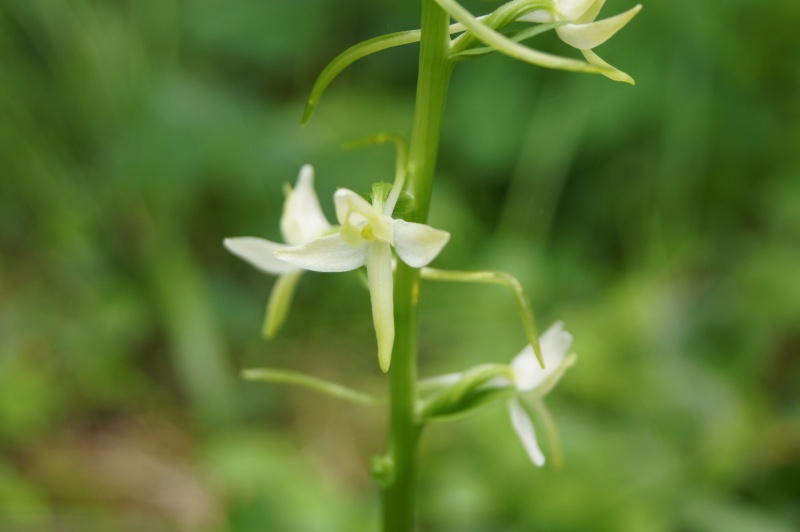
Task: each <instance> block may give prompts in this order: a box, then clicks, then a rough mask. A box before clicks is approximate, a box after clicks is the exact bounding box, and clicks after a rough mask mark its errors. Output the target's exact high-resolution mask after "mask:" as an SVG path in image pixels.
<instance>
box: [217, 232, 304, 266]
mask: <svg viewBox="0 0 800 532" xmlns="http://www.w3.org/2000/svg"><path fill="white" fill-rule="evenodd" d="M222 243H223V244H224V245H225V247H226V248H227V249H228V251H230V252H231V253H233V254H234V255H236V256H237V257H239V258H241V259H244V260H246V261H247V262H249V263H250V264H252V265H253V266H255V267H256V268H258V269H259V270H261V271H264V272H267V273H271V274H273V275H280V274H282V273H289V272H295V271H297V270H298V268H297V266H293V265H292V264H289V263H288V262H285V261H282V260H280V259H278V258H276V257H275V256H274V253H275V251H277V250H279V249H283V248H285V247H286V246H285V245H284V244H278V243H276V242H271V241H269V240H264V239H263V238H256V237H254V236H242V237H236V238H226V239H225V240H223V241H222Z"/></svg>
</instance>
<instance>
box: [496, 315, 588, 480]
mask: <svg viewBox="0 0 800 532" xmlns="http://www.w3.org/2000/svg"><path fill="white" fill-rule="evenodd" d="M540 343H541V346H542V356H543V358H544V363H545V367H544V369H542V367H541V366H540V365H539V361H538V360H537V359H536V355H535V354H534V352H533V347H531V346H530V345H527V346H526V347H525V349H523V350H522V352H520V353H519V354H518V355H517V356H516V357H514V358H513V360H511V364H510V366H511V374H512V380H513V385H514V387H516V389H517V392H518V396H517V397H513V398H512V399H510V400H509V401H508V405H507V406H508V412H509V415H510V416H511V424H512V426H513V427H514V431H515V432H516V433H517V436H519V439H520V441H521V442H522V445H523V447H524V448H525V451H526V452H527V453H528V456H529V457H530V459H531V461H532V462H533V463H534V464H535V465H536V466H538V467H541V466H543V465H544V462H545V458H544V454H543V453H542V450H541V449H540V448H539V444H538V442H537V440H536V432H535V431H534V429H533V423H532V422H531V420H530V418H529V417H528V414H527V412H526V411H525V408H524V407H523V406H522V403H521V402H520V400H519V396H522V397H523V398H527V399H530V400H539V399H542V398H543V397H544V396H545V395H547V394H548V393H549V392H550V390H552V389H553V387H554V386H555V385H556V383H557V382H558V381H559V380H560V379H561V377H562V376H563V375H564V372H565V371H566V370H567V369H568V368H569V367H570V366H572V365H573V364H574V363H575V359H576V356H575V355H574V354H570V355H568V354H567V353H569V349H570V346H571V345H572V335H570V334H569V333H568V332H567V331H565V330H564V324H563V323H562V322H560V321H559V322H556V323H554V324H553V325H551V326H550V328H549V329H547V331H545V333H544V334H543V335H542V336H541V337H540Z"/></svg>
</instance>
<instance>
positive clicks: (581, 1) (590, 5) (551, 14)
mask: <svg viewBox="0 0 800 532" xmlns="http://www.w3.org/2000/svg"><path fill="white" fill-rule="evenodd" d="M604 3H605V0H553V2H552V6H551V7H550V8H548V9H537V10H536V11H532V12H531V13H528V14H526V15H523V16H522V17H520V18H519V19H518V20H521V21H526V22H540V23H553V22H566V24H562V25H560V26H558V27H556V33H557V34H558V36H559V38H560V39H561V40H562V41H564V42H565V43H567V44H568V45H570V46H572V47H574V48H577V49H578V50H580V51H581V53H582V54H583V56H584V57H585V58H586V60H587V61H588V62H589V63H590V64H592V65H596V66H601V67H608V68H610V69H612V72H611V73H604V74H605V75H607V76H608V77H609V78H611V79H613V80H615V81H624V82H627V83H631V84H632V83H633V78H631V77H630V76H629V75H628V74H626V73H624V72H622V71H621V70H618V69H616V68H614V67H612V66H611V65H609V64H608V63H606V62H605V61H603V60H602V59H601V58H600V57H599V56H598V55H597V54H596V53H594V52H593V51H592V48H595V47H597V46H600V45H601V44H603V43H604V42H606V41H607V40H608V39H610V38H611V37H612V36H613V35H614V34H615V33H617V32H618V31H619V30H621V29H622V28H623V27H624V26H625V25H626V24H627V23H628V22H629V21H630V20H631V19H632V18H633V17H634V16H636V14H637V13H638V12H639V11H640V10H641V9H642V6H641V4H639V5H636V6H634V7H632V8H631V9H629V10H627V11H625V12H624V13H620V14H619V15H616V16H613V17H610V18H607V19H603V20H598V21H595V18H597V15H598V14H599V13H600V9H601V8H602V7H603V4H604Z"/></svg>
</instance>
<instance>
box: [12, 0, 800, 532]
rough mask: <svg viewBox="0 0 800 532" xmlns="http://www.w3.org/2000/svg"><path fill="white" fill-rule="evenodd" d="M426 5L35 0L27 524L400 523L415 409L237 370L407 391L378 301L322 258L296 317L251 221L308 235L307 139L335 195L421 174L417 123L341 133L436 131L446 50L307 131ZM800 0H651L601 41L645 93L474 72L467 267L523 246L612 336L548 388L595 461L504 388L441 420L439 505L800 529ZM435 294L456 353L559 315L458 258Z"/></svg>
mask: <svg viewBox="0 0 800 532" xmlns="http://www.w3.org/2000/svg"><path fill="white" fill-rule="evenodd" d="M611 3H614V4H615V5H614V6H613V7H614V9H616V8H619V9H618V11H621V10H622V9H626V8H628V7H630V5H628V4H625V3H623V2H609V4H611ZM405 4H407V3H404V2H367V1H366V0H359V1H350V2H341V1H340V2H322V1H321V0H315V1H304V2H263V1H258V0H228V1H225V2H222V1H220V0H203V1H198V2H179V1H177V0H137V1H123V0H116V1H107V2H93V1H89V0H75V1H71V2H32V1H24V0H0V50H1V51H2V54H1V56H2V61H0V80H2V83H0V117H2V118H0V160H2V174H1V175H0V180H2V181H1V182H2V193H0V298H1V299H0V301H2V304H0V403H2V404H0V456H2V458H1V459H0V501H2V502H1V503H0V528H4V527H5V526H6V525H7V524H8V526H9V527H12V526H40V527H42V528H48V527H49V528H53V527H55V526H56V525H58V524H59V523H67V525H68V526H74V527H76V528H79V529H84V528H87V527H90V526H95V527H96V528H100V529H121V528H123V524H124V523H123V522H125V521H127V522H130V523H135V525H134V527H135V528H139V529H148V530H158V529H159V528H166V529H174V528H176V527H188V528H189V529H203V527H206V528H212V529H228V530H269V529H274V530H284V529H291V528H292V527H297V528H298V529H300V530H343V531H344V530H362V529H368V528H369V526H370V524H369V522H370V518H371V517H373V516H375V515H376V510H375V505H376V501H374V500H373V499H372V498H371V495H370V494H371V493H372V491H371V484H370V483H371V480H370V471H369V465H368V463H367V460H366V457H367V456H369V455H372V454H376V453H377V452H379V451H380V449H382V448H383V444H384V442H383V441H382V439H381V437H380V436H379V435H380V434H381V433H382V425H381V424H382V422H383V417H384V413H382V412H381V411H380V409H374V410H369V411H364V410H358V411H355V410H354V409H357V408H360V407H357V406H349V405H346V404H339V403H338V402H334V401H326V400H325V399H320V397H319V396H318V395H316V394H314V393H313V392H308V391H304V390H287V388H283V387H281V388H275V389H269V388H268V387H265V386H261V385H258V384H253V383H246V382H241V381H239V380H238V379H237V376H236V375H235V372H234V371H233V368H238V367H258V366H271V367H273V366H274V367H286V368H292V369H294V370H298V371H305V370H313V371H310V372H312V373H313V374H315V375H320V376H323V377H325V378H326V379H329V380H331V381H334V382H341V383H343V384H346V385H348V386H353V387H354V388H357V389H360V390H361V389H365V390H370V392H371V393H372V392H374V395H383V394H384V392H385V390H382V389H381V386H382V384H381V383H382V380H381V377H380V376H379V375H378V374H377V372H376V371H375V368H374V352H373V350H374V336H373V335H374V333H373V331H372V328H371V327H372V326H371V323H370V318H369V294H368V293H367V292H366V291H365V290H362V289H361V288H359V287H360V285H359V281H358V279H357V276H355V275H352V276H347V275H342V276H321V275H314V274H308V275H307V276H306V277H307V279H304V282H303V283H302V285H301V286H299V288H298V293H297V296H296V299H295V302H294V304H293V311H292V313H291V314H290V315H289V317H288V319H287V322H286V325H285V326H284V328H283V330H282V332H281V334H280V335H279V336H278V338H277V339H275V340H273V341H271V342H265V341H264V340H263V339H262V338H261V337H260V334H259V326H260V320H261V319H262V316H263V301H264V300H265V298H266V296H267V294H268V292H269V288H270V286H271V284H270V283H272V282H273V280H272V279H271V278H269V277H267V276H263V275H260V274H259V273H258V272H255V271H251V268H249V267H248V266H247V265H244V264H242V263H241V262H240V261H237V260H236V259H234V258H232V257H231V256H229V255H228V254H227V253H226V252H225V250H224V249H223V247H222V245H221V242H222V238H223V237H224V236H230V235H245V234H254V235H263V236H267V237H275V238H277V236H278V235H277V226H278V224H277V221H278V219H279V217H280V208H281V204H282V202H283V198H282V197H281V196H280V194H279V193H277V191H279V190H280V186H281V184H282V183H283V182H286V181H292V180H293V179H294V176H295V175H296V173H297V170H298V168H299V167H300V165H301V164H303V163H306V162H310V163H313V164H314V165H315V167H316V169H317V176H318V177H317V187H318V190H319V192H320V196H321V197H330V195H331V194H332V192H333V191H334V190H335V188H336V187H337V186H342V185H345V184H346V185H347V186H348V187H351V188H354V189H357V190H368V189H369V183H372V182H374V181H378V180H384V181H392V179H393V176H394V167H393V161H394V154H393V153H391V151H390V150H388V149H368V150H355V151H345V150H340V149H338V148H337V146H341V145H342V144H344V143H346V142H348V141H351V140H353V139H358V138H362V137H364V136H367V135H372V134H374V133H375V132H378V131H399V132H402V133H405V134H407V133H408V131H409V128H410V123H408V122H409V121H408V117H409V116H410V113H409V107H410V104H411V102H412V101H413V89H414V82H415V79H414V72H415V70H414V69H415V67H416V60H417V58H416V55H415V54H416V48H415V46H414V45H411V46H408V47H403V48H398V49H396V50H391V51H386V52H382V53H383V54H385V55H383V56H380V57H378V56H373V57H367V58H364V59H363V60H361V61H359V62H358V63H357V64H354V65H353V66H351V67H350V68H349V69H348V71H346V72H344V73H342V75H341V76H339V77H338V78H336V80H334V81H333V82H332V83H331V85H330V86H329V87H328V89H327V91H326V94H325V98H324V100H323V102H322V104H321V105H320V106H319V108H318V109H317V110H316V112H315V117H314V120H313V121H311V122H310V123H309V125H308V127H307V128H305V129H304V130H301V129H300V128H299V125H298V124H299V121H300V118H301V117H302V113H303V109H304V106H305V104H306V101H307V99H308V95H309V91H310V89H311V86H312V84H313V81H314V79H315V78H316V76H317V74H319V71H320V70H321V69H322V68H323V67H324V65H326V64H327V63H328V62H329V61H330V60H331V59H333V58H334V57H335V56H336V54H337V53H338V52H339V51H341V50H344V49H346V48H347V47H348V46H350V45H351V44H352V43H354V42H360V41H363V40H366V39H369V38H372V37H375V36H377V35H380V34H382V33H386V32H387V31H403V30H407V29H414V28H416V27H418V24H419V22H418V21H416V20H414V18H413V15H412V13H413V12H412V11H411V10H410V6H406V5H405ZM465 4H466V5H468V7H470V9H471V10H472V11H473V12H474V13H480V12H481V10H489V9H490V7H489V5H488V4H485V3H483V2H473V3H465ZM608 9H609V12H614V9H611V7H609V8H608ZM799 9H800V8H799V7H798V4H797V3H796V2H789V1H784V2H774V3H771V4H770V5H769V6H768V7H765V6H763V5H761V4H754V3H752V2H744V1H741V0H737V1H733V2H725V3H720V2H708V3H702V2H696V1H690V0H675V1H673V2H651V3H648V4H646V5H645V9H644V11H643V12H642V14H641V15H640V16H639V17H638V18H637V20H636V23H635V24H631V25H630V26H629V27H626V29H625V33H624V38H622V36H621V37H620V38H617V39H614V40H613V41H610V42H609V43H608V44H606V45H603V47H602V55H603V57H607V58H608V59H609V61H611V62H613V64H615V65H619V66H620V67H621V68H624V69H625V70H626V71H627V72H630V73H631V75H632V76H633V77H635V78H636V80H637V87H636V89H631V88H630V87H628V86H623V85H622V84H614V83H611V82H608V80H605V79H603V78H600V77H599V76H598V77H590V76H575V75H569V74H568V73H561V72H552V71H544V70H542V69H535V68H533V67H530V66H527V65H523V64H520V63H517V62H514V61H513V60H510V59H507V58H504V57H500V56H496V57H490V58H487V59H483V60H481V61H470V62H464V63H462V64H459V65H458V66H457V68H456V70H455V73H454V78H453V82H452V88H451V92H450V100H449V103H448V109H447V110H446V115H445V124H444V128H445V133H444V134H443V141H444V145H443V150H442V153H441V155H440V158H439V160H440V164H439V174H440V175H439V177H438V180H437V184H436V187H437V188H436V190H435V193H434V199H433V201H434V204H435V208H434V209H433V210H432V211H431V212H432V218H433V219H432V220H431V221H430V223H431V225H433V226H435V227H440V228H442V229H447V230H449V231H450V232H451V233H452V234H453V235H454V237H453V239H452V241H451V243H450V244H449V245H448V247H447V248H446V249H445V250H444V252H443V253H442V256H441V259H440V261H439V262H437V264H436V266H437V267H438V266H441V267H443V268H449V267H453V268H458V269H465V270H466V269H470V270H473V269H474V270H489V269H490V270H503V271H509V272H511V273H512V274H513V275H514V276H516V277H517V278H518V279H519V280H520V281H521V282H522V284H523V286H525V288H526V289H527V291H528V293H529V294H530V295H531V298H532V300H533V305H534V307H535V308H536V309H537V316H538V318H539V322H540V326H543V327H546V326H547V325H548V324H549V323H550V322H552V321H553V320H554V319H556V318H561V319H564V320H565V321H566V323H567V325H568V327H569V330H570V331H571V332H573V333H574V335H575V345H574V351H575V352H576V353H578V355H579V357H580V358H579V362H578V364H576V366H575V367H574V368H572V369H571V370H570V372H569V373H568V374H567V375H566V376H565V378H564V379H563V381H562V382H561V384H560V385H559V394H557V395H554V396H553V397H552V400H550V401H549V406H550V407H551V408H552V410H553V413H554V417H555V419H556V422H557V424H558V425H559V428H560V430H561V436H562V440H563V444H564V455H565V461H566V465H565V468H564V469H563V470H562V471H554V470H550V469H547V468H546V469H545V470H543V471H539V470H534V468H533V467H531V466H530V465H529V463H528V461H527V458H526V456H525V454H524V452H523V450H522V448H521V446H520V444H519V442H518V441H517V440H516V438H514V437H513V433H512V431H511V429H510V428H509V426H508V422H507V420H506V419H505V416H506V414H505V412H504V411H503V410H502V408H486V409H483V410H481V411H480V412H481V413H480V414H479V415H476V416H474V417H471V418H469V419H465V420H461V421H458V422H456V423H451V424H437V425H433V426H432V427H430V428H429V431H428V433H427V434H426V440H425V441H426V444H425V445H424V446H423V449H422V460H423V463H424V464H425V468H424V471H425V473H424V475H423V476H422V478H421V479H420V482H421V493H420V497H419V502H420V519H421V529H422V530H459V531H467V532H469V531H489V530H537V529H541V530H556V531H557V530H614V531H620V530H622V531H625V530H635V531H637V532H638V531H649V530H653V531H661V530H664V531H666V530H684V529H685V530H709V531H712V530H736V528H735V527H738V529H740V530H776V531H778V530H791V529H796V528H797V527H798V526H800V510H798V507H797V500H798V499H800V484H798V479H799V478H800V422H798V419H800V406H799V404H798V396H797V383H798V382H800V320H798V316H800V275H798V266H797V265H798V264H800V251H798V245H797V243H798V239H799V238H800V218H799V217H798V212H800V208H799V207H798V205H800V155H799V153H800V152H798V150H797V145H798V141H800V123H799V122H798V121H797V120H792V119H790V117H793V116H797V114H798V111H800V104H798V97H797V95H798V94H800V74H798V69H797V68H795V65H794V63H793V61H795V60H796V59H797V58H798V57H800V48H798V44H797V42H798V41H797V39H796V38H795V35H794V33H795V32H796V28H795V26H796V24H795V23H794V21H796V20H798V17H800V11H799ZM387 26H389V27H388V28H387ZM540 38H541V36H540ZM564 49H565V45H564V44H563V43H561V42H558V41H557V39H555V38H553V39H552V40H551V42H548V43H546V47H545V50H546V51H552V52H553V53H564ZM795 62H796V61H795ZM328 214H329V218H331V219H333V216H332V213H331V212H329V213H328ZM269 231H275V232H276V234H269V233H268V232H269ZM465 235H469V236H465ZM254 294H257V295H259V294H260V296H259V297H254ZM422 313H423V319H422V324H423V330H422V331H421V335H422V338H423V345H422V354H421V362H422V373H423V374H422V376H423V377H425V376H428V375H436V374H440V373H448V372H453V371H461V370H463V369H465V368H467V367H470V366H473V365H475V364H478V363H485V362H487V360H491V361H492V362H495V363H507V361H508V359H509V357H510V356H512V355H513V354H514V353H517V352H518V351H519V349H520V347H521V346H522V345H524V344H525V342H526V338H525V333H524V331H523V330H522V328H521V327H520V326H519V320H518V317H517V309H516V308H515V307H514V305H513V302H510V301H509V294H508V293H507V292H506V291H505V290H503V289H499V288H497V287H481V286H477V285H476V286H471V285H465V286H461V285H449V284H441V285H434V284H433V283H431V284H430V286H426V291H425V296H424V297H423V301H422ZM345 368H347V369H345ZM239 412H241V415H239V414H236V413H239ZM364 412H367V413H364ZM297 447H300V448H302V449H303V451H302V452H301V453H300V454H299V455H298V453H297V452H296V448H297ZM545 452H547V449H545ZM137 460H141V462H140V461H137ZM131 463H132V464H144V465H142V466H141V467H136V468H131V467H127V468H126V467H124V464H131ZM321 479H324V480H322V481H321ZM167 488H173V491H169V490H167V491H166V492H165V493H170V494H172V495H170V496H168V497H166V499H164V500H166V502H159V501H161V499H158V497H157V496H156V495H157V494H158V493H161V491H159V490H161V489H167ZM198 508H201V509H203V511H200V510H198ZM87 523H88V524H87ZM82 525H84V526H82Z"/></svg>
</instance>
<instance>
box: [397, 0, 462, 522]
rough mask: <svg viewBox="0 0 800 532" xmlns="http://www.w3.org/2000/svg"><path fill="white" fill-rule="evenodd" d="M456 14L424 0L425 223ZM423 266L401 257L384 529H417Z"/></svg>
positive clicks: (419, 180) (418, 141)
mask: <svg viewBox="0 0 800 532" xmlns="http://www.w3.org/2000/svg"><path fill="white" fill-rule="evenodd" d="M449 22H450V17H449V16H448V15H447V14H446V13H445V12H444V11H443V10H442V9H441V8H440V7H439V6H438V5H437V4H436V2H435V1H434V0H422V39H421V41H420V58H419V78H418V81H417V100H416V108H415V111H414V123H413V129H412V134H411V144H410V150H409V160H408V181H407V182H406V188H407V191H408V192H409V194H410V195H411V196H412V197H413V198H414V209H413V210H412V212H410V213H409V215H408V218H409V220H410V221H414V222H420V223H425V222H426V221H427V218H428V210H429V207H430V200H431V189H432V186H433V176H434V170H435V168H436V156H437V153H438V151H439V138H440V135H441V125H442V117H443V115H444V104H445V99H446V97H447V86H448V83H449V81H450V74H451V73H452V68H453V66H452V62H451V61H450V60H449V58H448V53H449V47H450V38H449V28H448V25H449ZM419 279H420V277H419V270H418V269H415V268H411V267H410V266H408V265H406V264H404V263H403V262H402V261H398V263H397V270H396V272H395V278H394V319H395V342H394V352H393V354H392V366H391V370H390V373H389V377H390V386H391V392H390V398H391V422H390V431H391V432H390V436H389V451H388V458H389V460H390V462H391V464H392V474H391V475H390V478H389V480H388V482H386V484H385V486H384V488H383V530H384V531H385V532H410V531H412V530H413V529H414V492H415V483H416V462H417V458H416V455H417V445H418V442H419V436H420V433H421V431H422V424H421V423H420V421H419V419H418V417H417V414H416V395H417V394H416V386H417V352H418V326H419V312H418V301H419V284H420V283H419Z"/></svg>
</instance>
